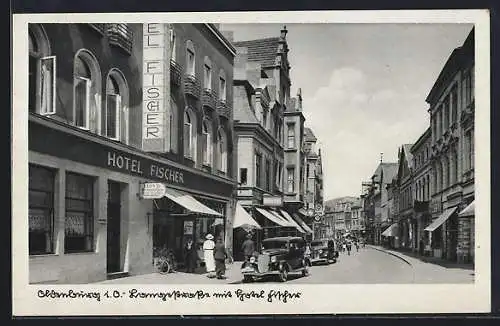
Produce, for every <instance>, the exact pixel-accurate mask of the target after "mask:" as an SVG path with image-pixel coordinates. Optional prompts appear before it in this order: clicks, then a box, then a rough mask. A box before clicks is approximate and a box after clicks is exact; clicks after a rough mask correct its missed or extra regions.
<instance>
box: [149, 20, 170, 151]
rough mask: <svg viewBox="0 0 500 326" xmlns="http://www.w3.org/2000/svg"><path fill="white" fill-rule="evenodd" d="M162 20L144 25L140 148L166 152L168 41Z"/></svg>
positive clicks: (168, 98)
mask: <svg viewBox="0 0 500 326" xmlns="http://www.w3.org/2000/svg"><path fill="white" fill-rule="evenodd" d="M167 32H168V31H167V29H166V28H165V25H164V24H159V23H148V24H144V25H143V66H142V71H143V104H142V112H143V118H142V121H143V126H142V129H143V131H142V133H143V136H142V143H143V149H144V150H145V151H148V152H165V151H166V150H168V149H167V148H166V146H167V144H168V142H167V137H168V133H167V121H168V120H169V117H168V115H169V111H170V110H169V104H170V102H169V101H170V97H169V96H167V95H169V94H170V89H169V84H170V81H169V76H170V75H169V68H170V64H166V62H169V61H170V60H169V59H168V58H167V53H168V48H169V47H170V42H169V41H168V39H167V37H166V35H167Z"/></svg>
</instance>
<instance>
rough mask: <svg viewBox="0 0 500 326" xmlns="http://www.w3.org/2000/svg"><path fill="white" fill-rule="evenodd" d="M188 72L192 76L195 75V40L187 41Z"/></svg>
mask: <svg viewBox="0 0 500 326" xmlns="http://www.w3.org/2000/svg"><path fill="white" fill-rule="evenodd" d="M186 60H187V63H186V73H187V74H188V75H190V76H195V75H196V73H195V61H196V58H195V52H194V45H193V42H191V41H187V46H186Z"/></svg>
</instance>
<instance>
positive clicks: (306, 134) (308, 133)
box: [304, 127, 318, 141]
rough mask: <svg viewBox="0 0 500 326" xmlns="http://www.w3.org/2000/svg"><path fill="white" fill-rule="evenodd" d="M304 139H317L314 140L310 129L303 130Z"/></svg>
mask: <svg viewBox="0 0 500 326" xmlns="http://www.w3.org/2000/svg"><path fill="white" fill-rule="evenodd" d="M304 139H305V140H306V141H317V140H318V139H317V138H316V136H314V133H313V131H312V130H311V128H307V127H306V128H304Z"/></svg>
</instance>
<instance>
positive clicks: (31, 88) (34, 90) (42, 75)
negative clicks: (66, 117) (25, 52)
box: [28, 24, 56, 115]
mask: <svg viewBox="0 0 500 326" xmlns="http://www.w3.org/2000/svg"><path fill="white" fill-rule="evenodd" d="M28 37H29V62H28V74H29V75H28V79H29V81H28V96H29V98H28V106H29V111H30V112H36V113H39V114H44V115H47V114H54V113H55V112H56V57H55V56H50V44H49V41H48V38H47V35H46V34H45V32H44V30H43V28H42V27H41V26H40V25H38V24H30V25H29V28H28Z"/></svg>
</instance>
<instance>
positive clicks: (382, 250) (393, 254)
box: [367, 245, 413, 267]
mask: <svg viewBox="0 0 500 326" xmlns="http://www.w3.org/2000/svg"><path fill="white" fill-rule="evenodd" d="M367 246H368V247H370V248H372V249H375V250H378V251H380V252H384V253H386V254H388V255H391V256H394V257H396V258H399V259H401V260H402V261H404V262H405V263H407V264H408V265H409V266H411V267H413V265H412V263H410V262H409V261H408V260H406V259H405V258H403V257H402V256H400V255H398V254H395V253H393V252H390V251H387V250H384V249H379V248H376V247H374V246H371V245H367Z"/></svg>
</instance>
